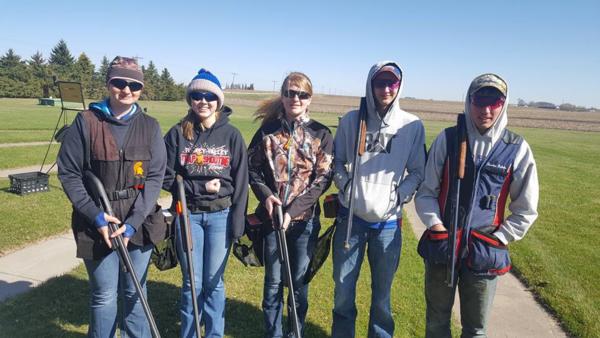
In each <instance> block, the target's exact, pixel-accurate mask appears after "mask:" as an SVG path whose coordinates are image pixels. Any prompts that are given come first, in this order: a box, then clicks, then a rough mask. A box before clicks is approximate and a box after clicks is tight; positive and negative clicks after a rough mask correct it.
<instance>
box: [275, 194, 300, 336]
mask: <svg viewBox="0 0 600 338" xmlns="http://www.w3.org/2000/svg"><path fill="white" fill-rule="evenodd" d="M277 218H278V224H277V226H276V228H277V229H276V231H277V242H278V244H279V254H280V257H281V260H282V263H283V271H284V273H285V279H286V283H287V285H288V292H289V301H290V303H291V304H288V306H289V307H290V308H291V313H289V314H288V315H289V316H291V317H292V326H293V329H294V333H295V337H297V338H302V336H301V333H300V323H299V322H298V311H297V310H296V296H295V294H294V280H293V278H292V268H291V266H290V255H289V252H288V247H287V241H286V238H285V229H283V227H282V225H283V210H282V208H281V205H277Z"/></svg>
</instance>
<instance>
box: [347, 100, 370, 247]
mask: <svg viewBox="0 0 600 338" xmlns="http://www.w3.org/2000/svg"><path fill="white" fill-rule="evenodd" d="M366 135H367V99H366V98H364V97H362V98H361V99H360V108H359V109H358V128H357V130H356V144H355V145H354V160H353V161H352V168H351V170H352V178H351V179H350V180H351V181H350V189H349V191H348V193H349V194H350V199H349V202H348V227H347V228H346V238H345V239H344V249H346V250H348V249H350V235H351V234H352V221H353V218H354V191H355V189H356V181H357V180H358V177H359V176H358V169H359V166H360V157H361V156H362V154H364V153H365V140H366Z"/></svg>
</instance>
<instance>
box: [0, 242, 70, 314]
mask: <svg viewBox="0 0 600 338" xmlns="http://www.w3.org/2000/svg"><path fill="white" fill-rule="evenodd" d="M79 263H81V260H79V259H78V258H75V241H74V240H73V235H72V234H71V232H70V231H69V232H67V233H64V234H62V235H59V236H56V237H53V238H50V239H47V240H45V241H42V242H39V243H37V244H34V245H31V246H29V247H26V248H24V249H21V250H18V251H15V252H12V253H10V254H8V255H6V256H2V257H0V302H1V301H3V300H5V299H6V298H9V297H12V296H15V295H18V294H20V293H23V292H26V291H28V290H30V289H31V288H34V287H36V286H37V285H39V284H40V283H42V282H44V281H46V280H48V279H50V278H52V277H56V276H60V275H62V274H64V273H67V272H69V271H71V270H73V269H74V268H75V267H77V265H79Z"/></svg>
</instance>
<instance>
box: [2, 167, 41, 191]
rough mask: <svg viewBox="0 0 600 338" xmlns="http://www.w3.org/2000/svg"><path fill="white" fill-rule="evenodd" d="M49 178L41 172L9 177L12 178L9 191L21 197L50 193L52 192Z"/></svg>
mask: <svg viewBox="0 0 600 338" xmlns="http://www.w3.org/2000/svg"><path fill="white" fill-rule="evenodd" d="M48 177H49V175H48V174H44V173H43V172H39V171H33V172H29V173H22V174H14V175H8V178H10V188H9V189H8V191H10V192H14V193H15V194H19V195H25V194H31V193H33V192H41V191H48V190H50V188H48Z"/></svg>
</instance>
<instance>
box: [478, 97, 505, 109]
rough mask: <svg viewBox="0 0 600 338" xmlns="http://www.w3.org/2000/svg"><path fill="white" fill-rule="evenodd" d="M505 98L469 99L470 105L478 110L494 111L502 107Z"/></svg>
mask: <svg viewBox="0 0 600 338" xmlns="http://www.w3.org/2000/svg"><path fill="white" fill-rule="evenodd" d="M505 101H506V98H504V97H502V96H480V95H473V96H472V97H471V103H472V104H473V105H475V106H477V107H479V108H485V107H490V109H496V108H499V107H502V105H504V102H505Z"/></svg>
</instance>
